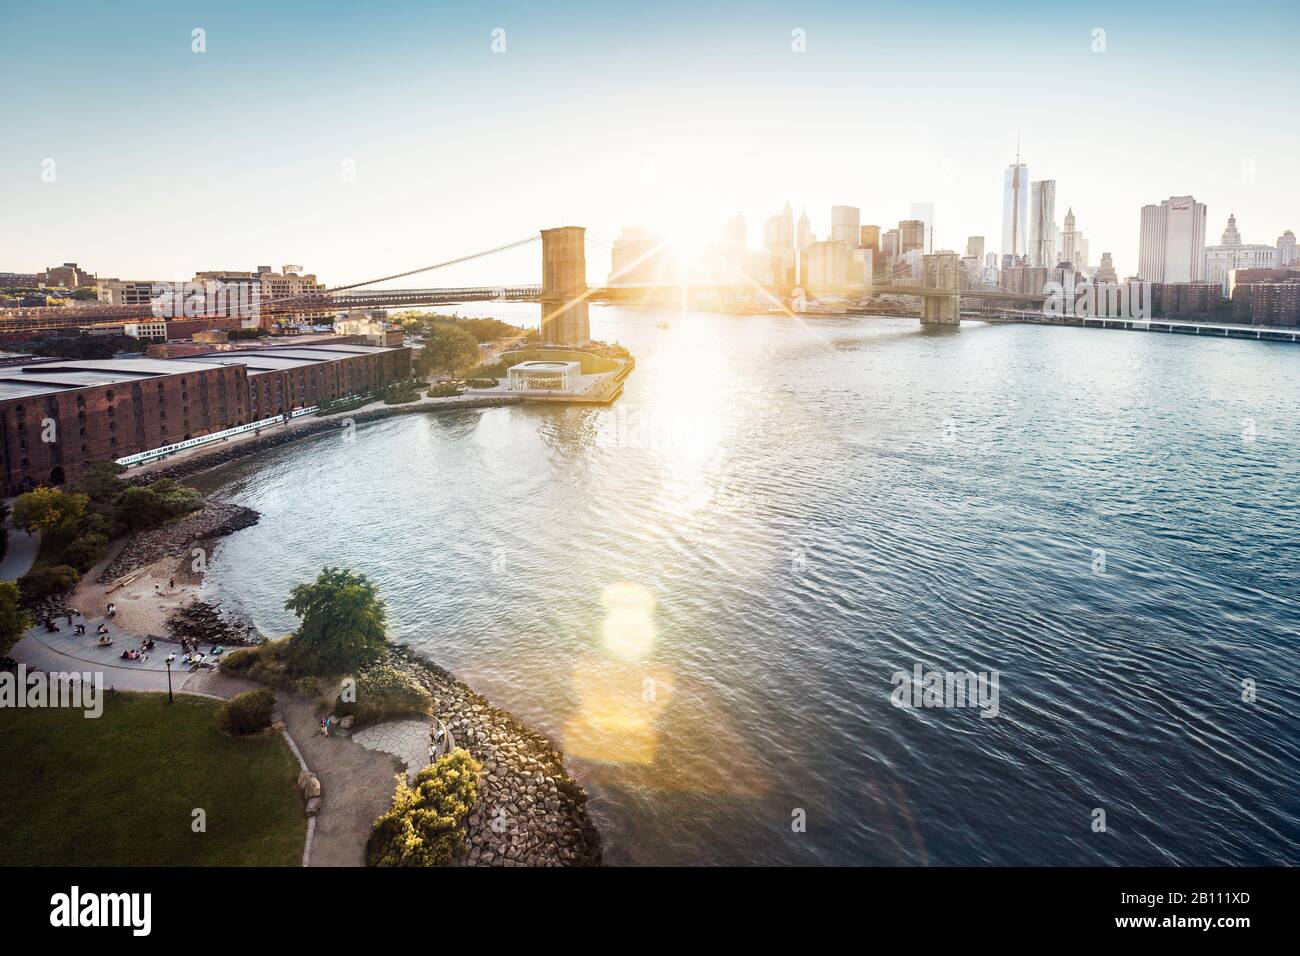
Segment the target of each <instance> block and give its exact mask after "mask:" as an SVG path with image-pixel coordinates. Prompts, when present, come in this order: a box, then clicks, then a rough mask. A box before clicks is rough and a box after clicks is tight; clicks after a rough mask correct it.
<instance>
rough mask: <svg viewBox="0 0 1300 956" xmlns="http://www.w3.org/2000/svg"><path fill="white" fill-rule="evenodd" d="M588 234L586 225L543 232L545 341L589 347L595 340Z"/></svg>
mask: <svg viewBox="0 0 1300 956" xmlns="http://www.w3.org/2000/svg"><path fill="white" fill-rule="evenodd" d="M586 232H587V230H586V229H585V228H584V227H582V226H560V227H558V228H556V229H543V230H542V321H541V333H542V341H543V342H550V343H552V344H555V345H586V344H588V343H589V342H590V341H591V323H590V321H588V318H587V251H586V250H587V246H586V242H587V238H586Z"/></svg>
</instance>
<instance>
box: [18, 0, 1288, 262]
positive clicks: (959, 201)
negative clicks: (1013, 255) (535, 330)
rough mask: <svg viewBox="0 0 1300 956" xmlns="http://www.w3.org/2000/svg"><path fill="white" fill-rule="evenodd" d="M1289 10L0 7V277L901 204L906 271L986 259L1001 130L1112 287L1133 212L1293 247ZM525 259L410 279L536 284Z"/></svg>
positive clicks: (355, 252) (331, 255)
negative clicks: (1167, 202)
mask: <svg viewBox="0 0 1300 956" xmlns="http://www.w3.org/2000/svg"><path fill="white" fill-rule="evenodd" d="M1298 11H1300V5H1298V4H1295V3H1294V2H1288V3H1282V2H1278V3H1272V2H1269V0H1264V2H1260V3H1255V4H1252V5H1250V6H1248V7H1243V8H1241V9H1240V10H1237V9H1235V8H1230V7H1225V6H1224V5H1223V4H1222V3H1161V4H1141V5H1139V4H1134V3H1131V2H1126V3H1109V2H1093V3H1087V4H1081V3H1075V4H1068V5H1061V6H1059V7H1057V8H1052V7H1051V6H1049V5H1048V4H1043V3H1038V2H1016V3H1001V4H998V3H987V4H974V3H947V2H935V0H931V2H928V3H925V4H920V5H918V4H908V3H902V2H897V3H893V2H886V3H823V2H816V0H808V2H801V3H789V2H786V3H762V2H759V3H754V2H744V3H740V2H736V3H714V4H703V3H699V2H691V3H676V2H656V3H653V4H651V3H623V2H620V3H611V2H602V3H564V2H549V3H545V4H542V3H528V4H524V3H482V4H474V5H469V4H464V3H456V4H453V3H429V2H420V3H383V2H376V3H337V2H312V3H278V4H266V3H251V2H230V0H228V2H222V3H185V2H166V3H163V2H159V3H132V2H116V3H88V2H87V3H61V2H57V0H55V2H41V3H35V2H20V0H3V3H2V5H0V83H2V84H3V89H4V91H5V93H4V97H3V102H0V120H3V128H4V130H5V134H4V136H3V141H2V142H0V209H3V211H4V217H3V222H4V226H5V228H4V229H3V230H0V271H33V270H35V269H37V268H43V267H45V266H48V265H51V264H54V263H57V262H62V261H65V260H76V261H78V262H80V263H81V264H82V265H83V267H85V268H88V269H90V270H91V271H95V272H97V273H98V274H100V275H105V276H119V277H123V278H146V279H154V278H186V277H188V276H190V275H191V274H192V273H193V272H194V271H195V270H197V269H217V268H252V267H254V266H255V265H258V264H273V265H276V266H279V265H281V264H284V263H301V264H303V265H305V266H306V267H307V268H308V270H311V271H315V272H317V273H318V274H319V275H320V276H321V277H322V278H323V279H324V280H325V281H327V282H329V283H330V284H339V283H344V282H350V281H355V280H359V279H364V278H367V277H368V276H372V275H378V274H382V273H385V272H391V271H398V270H399V269H402V268H410V267H414V266H418V265H421V264H424V263H429V262H435V261H439V260H440V259H444V258H450V257H452V256H456V255H460V254H463V253H465V252H470V251H475V250H478V249H482V248H487V247H490V246H493V245H498V244H501V243H503V242H508V241H510V240H513V239H516V238H521V237H523V236H526V235H529V234H531V233H534V232H536V230H537V229H539V228H541V227H544V226H551V225H559V224H577V225H585V226H587V227H588V229H589V231H590V232H591V233H592V234H593V235H596V236H599V237H602V238H604V239H606V240H608V239H610V238H612V237H613V236H615V235H616V234H617V233H618V231H619V229H620V228H621V227H622V226H623V225H626V224H633V223H647V224H651V225H659V226H672V227H679V226H682V225H686V226H689V227H692V228H695V229H697V230H699V231H701V232H702V233H705V234H706V235H705V236H704V238H712V237H713V236H714V235H716V232H717V229H718V228H719V227H720V225H721V222H722V220H723V219H724V218H726V217H727V216H729V215H732V214H734V213H736V212H741V213H744V214H745V216H746V217H747V219H748V222H749V227H750V235H751V241H752V242H754V243H756V242H757V239H758V230H759V228H760V226H761V221H762V218H763V217H764V216H765V215H767V214H769V213H770V212H774V211H776V210H777V209H779V208H780V206H781V204H782V202H784V200H786V199H787V198H788V199H789V200H790V201H791V203H792V204H793V205H794V207H795V211H796V215H797V214H798V211H799V209H800V208H803V207H806V208H807V210H808V213H809V216H810V217H811V218H812V223H813V228H814V229H815V230H816V231H817V232H818V233H820V234H825V233H826V232H827V231H828V229H829V222H828V220H829V206H830V205H831V204H832V203H847V204H851V205H857V206H860V207H862V209H863V221H864V222H879V223H882V224H885V225H889V224H892V223H895V222H897V220H899V219H900V218H906V217H907V215H908V212H909V206H910V203H911V202H913V201H921V200H930V201H933V202H934V203H935V204H936V227H937V238H938V243H937V246H945V247H950V248H961V247H962V246H963V244H964V242H965V237H966V236H967V235H969V234H983V235H985V236H986V237H988V240H989V244H990V245H989V247H990V248H996V246H997V242H998V237H999V235H1000V230H1001V222H1000V216H1001V209H1000V200H1001V195H1000V194H1001V177H1002V170H1003V168H1004V167H1005V165H1006V164H1007V163H1008V162H1009V161H1010V160H1011V158H1012V155H1013V153H1014V149H1015V139H1016V133H1017V130H1019V131H1020V133H1021V135H1022V138H1023V157H1024V159H1025V161H1027V162H1028V163H1029V166H1030V172H1031V175H1032V177H1033V178H1035V179H1037V178H1052V179H1055V180H1056V181H1057V202H1058V209H1057V219H1058V221H1059V220H1060V219H1061V218H1062V217H1063V216H1064V213H1065V207H1066V206H1067V205H1072V206H1073V207H1074V211H1075V213H1076V215H1077V217H1078V223H1079V228H1080V229H1082V230H1083V232H1084V234H1085V235H1086V236H1088V237H1089V239H1090V242H1091V251H1092V257H1093V261H1094V262H1095V261H1096V259H1097V258H1098V257H1099V255H1100V253H1101V252H1102V251H1106V250H1109V251H1112V252H1113V253H1114V254H1115V257H1116V265H1117V267H1118V269H1119V270H1120V273H1121V274H1125V273H1129V272H1132V271H1133V270H1134V269H1135V268H1136V252H1137V238H1138V215H1139V208H1140V206H1141V205H1142V204H1143V203H1145V202H1154V201H1158V200H1160V199H1162V198H1165V197H1168V196H1169V195H1171V194H1184V193H1191V194H1193V195H1195V196H1196V198H1197V199H1198V200H1201V201H1203V202H1205V203H1206V204H1207V205H1208V207H1209V233H1210V237H1211V240H1212V241H1213V240H1215V239H1217V236H1218V234H1219V232H1220V231H1221V230H1222V228H1223V224H1224V221H1225V220H1226V218H1227V215H1228V213H1229V212H1236V214H1237V217H1238V223H1239V225H1240V228H1241V230H1242V233H1243V236H1244V238H1245V240H1246V241H1247V242H1267V243H1272V242H1274V241H1275V239H1276V238H1277V236H1278V234H1279V233H1280V232H1281V231H1282V230H1283V229H1287V228H1290V229H1296V230H1300V189H1297V188H1296V186H1295V170H1296V168H1297V161H1298V158H1300V124H1298V123H1297V122H1296V106H1295V103H1296V100H1295V91H1296V90H1297V88H1300V66H1298V65H1297V58H1296V56H1295V38H1296V36H1297V34H1298V32H1300V12H1298ZM195 28H202V29H203V30H205V31H206V43H207V52H206V53H201V54H200V53H194V52H192V51H191V44H192V41H191V33H192V30H194V29H195ZM495 28H502V29H504V30H505V43H506V52H504V53H494V52H493V51H492V48H491V45H492V31H493V30H494V29H495ZM1095 28H1102V29H1104V30H1105V31H1106V52H1104V53H1094V52H1092V50H1091V45H1092V42H1093V40H1092V31H1093V30H1094V29H1095ZM795 29H801V30H804V31H806V38H807V41H806V43H807V51H806V52H804V53H795V52H793V51H792V49H791V44H792V31H793V30H795ZM47 159H52V160H54V164H55V165H54V171H55V181H54V182H43V181H42V178H41V176H42V169H43V166H42V164H43V162H44V161H45V160H47ZM348 163H350V164H351V166H350V167H347V166H346V164H348ZM345 168H352V169H354V170H355V178H354V180H353V181H345V178H344V175H343V172H344V169H345ZM536 259H537V255H536V253H535V251H529V252H527V253H524V254H521V255H514V256H505V257H503V258H501V259H500V260H498V261H496V262H494V263H488V264H485V265H483V266H477V267H465V268H461V269H458V270H456V271H455V272H446V273H442V274H440V275H438V276H437V277H436V279H435V278H434V277H430V278H429V280H428V281H429V284H438V285H442V284H455V283H458V282H480V281H482V282H491V281H497V280H502V281H513V280H517V279H536V277H537V272H538V265H537V261H536ZM607 267H608V262H607V260H604V261H602V260H601V259H599V258H597V257H596V256H595V254H594V252H593V254H592V263H591V273H592V275H593V277H595V276H599V275H601V274H602V273H603V272H604V270H605V269H606V268H607Z"/></svg>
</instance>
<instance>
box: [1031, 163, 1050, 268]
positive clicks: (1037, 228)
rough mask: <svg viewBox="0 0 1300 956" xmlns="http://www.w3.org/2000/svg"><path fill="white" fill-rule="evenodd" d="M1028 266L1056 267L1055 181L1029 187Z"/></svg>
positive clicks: (1042, 180) (1045, 181)
mask: <svg viewBox="0 0 1300 956" xmlns="http://www.w3.org/2000/svg"><path fill="white" fill-rule="evenodd" d="M1029 194H1030V198H1029V247H1028V252H1029V264H1030V265H1031V266H1046V267H1048V268H1049V269H1050V268H1053V267H1054V266H1055V265H1056V180H1055V179H1040V180H1039V181H1038V182H1036V183H1031V184H1030V187H1029Z"/></svg>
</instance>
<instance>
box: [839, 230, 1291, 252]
mask: <svg viewBox="0 0 1300 956" xmlns="http://www.w3.org/2000/svg"><path fill="white" fill-rule="evenodd" d="M1291 238H1292V242H1293V243H1294V241H1295V237H1294V236H1292V237H1291ZM858 245H859V246H861V247H862V248H863V249H870V250H872V251H873V252H879V251H880V227H879V226H863V227H862V228H861V229H860V230H859V231H858Z"/></svg>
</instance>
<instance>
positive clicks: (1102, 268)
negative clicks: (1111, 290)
mask: <svg viewBox="0 0 1300 956" xmlns="http://www.w3.org/2000/svg"><path fill="white" fill-rule="evenodd" d="M1095 278H1096V280H1097V281H1098V282H1118V281H1119V276H1118V275H1116V274H1115V263H1114V262H1112V261H1111V258H1110V253H1109V252H1103V253H1102V254H1101V265H1099V266H1098V267H1097V275H1096V277H1095Z"/></svg>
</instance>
